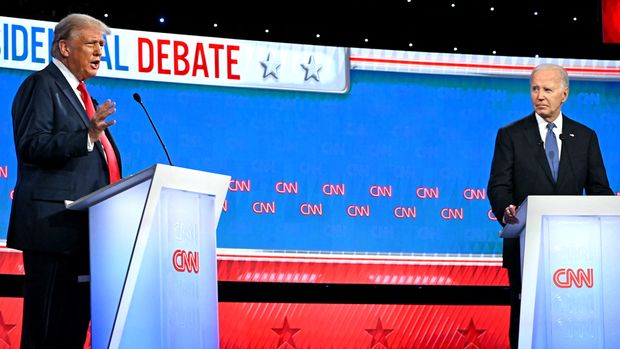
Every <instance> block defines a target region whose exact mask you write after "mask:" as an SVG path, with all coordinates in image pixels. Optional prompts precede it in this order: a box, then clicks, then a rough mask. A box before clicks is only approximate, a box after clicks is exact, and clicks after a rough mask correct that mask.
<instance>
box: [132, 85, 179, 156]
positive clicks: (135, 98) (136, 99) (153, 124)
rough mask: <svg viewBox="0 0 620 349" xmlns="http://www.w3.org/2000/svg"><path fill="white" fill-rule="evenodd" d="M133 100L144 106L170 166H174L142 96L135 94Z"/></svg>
mask: <svg viewBox="0 0 620 349" xmlns="http://www.w3.org/2000/svg"><path fill="white" fill-rule="evenodd" d="M133 99H134V100H135V101H136V102H138V103H140V105H141V106H142V109H144V112H145V113H146V116H147V117H148V118H149V121H150V122H151V126H153V130H155V134H156V135H157V138H159V143H161V146H162V147H163V148H164V152H165V153H166V157H167V158H168V163H169V164H170V166H174V165H173V164H172V160H170V154H168V149H166V145H165V144H164V141H162V139H161V136H160V135H159V132H158V131H157V127H155V123H154V122H153V119H151V115H149V112H148V111H147V110H146V107H145V106H144V104H142V97H140V95H139V94H138V93H137V92H136V93H134V94H133Z"/></svg>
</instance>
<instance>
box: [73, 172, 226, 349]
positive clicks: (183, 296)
mask: <svg viewBox="0 0 620 349" xmlns="http://www.w3.org/2000/svg"><path fill="white" fill-rule="evenodd" d="M229 182H230V177H229V176H224V175H218V174H212V173H206V172H201V171H195V170H188V169H182V168H177V167H171V166H166V165H159V164H158V165H156V166H154V167H152V168H150V169H147V170H145V171H143V172H140V173H138V174H136V175H134V176H130V177H128V178H125V179H123V180H121V181H120V182H117V183H115V184H114V185H111V186H108V187H106V188H103V189H102V190H100V191H97V192H95V193H93V194H90V195H89V196H87V197H84V198H82V199H80V200H78V201H76V202H74V203H72V204H70V205H68V207H69V208H71V209H86V208H88V209H89V219H90V221H89V222H90V258H91V299H92V301H91V304H92V305H91V312H92V330H91V332H92V348H93V349H100V348H217V347H218V346H219V335H218V316H217V309H218V303H217V271H216V266H217V263H216V235H215V231H216V227H217V222H218V220H219V216H220V212H221V209H222V205H223V202H224V197H225V193H226V191H227V189H228V184H229Z"/></svg>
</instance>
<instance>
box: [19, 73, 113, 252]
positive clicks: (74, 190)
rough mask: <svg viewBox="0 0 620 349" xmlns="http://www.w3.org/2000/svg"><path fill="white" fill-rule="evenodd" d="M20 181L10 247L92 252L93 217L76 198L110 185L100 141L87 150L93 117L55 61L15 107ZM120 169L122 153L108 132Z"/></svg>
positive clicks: (29, 81)
mask: <svg viewBox="0 0 620 349" xmlns="http://www.w3.org/2000/svg"><path fill="white" fill-rule="evenodd" d="M12 116H13V133H14V141H15V151H16V154H17V183H16V185H15V190H14V194H13V203H12V207H11V215H10V219H9V229H8V236H7V246H9V247H12V248H16V249H20V250H33V251H42V252H51V253H64V254H78V253H79V254H82V255H87V254H88V216H87V213H86V212H77V211H70V210H67V209H66V208H65V205H64V201H65V200H76V199H78V198H80V197H82V196H84V195H86V194H89V193H91V192H93V191H95V190H97V189H99V188H101V187H104V186H106V185H107V184H109V183H110V179H109V174H108V170H107V163H106V160H105V157H104V152H103V148H102V146H101V143H100V142H96V143H95V149H93V151H91V152H89V151H88V149H87V137H88V125H89V122H90V121H89V119H88V116H87V114H86V111H85V110H84V107H83V106H82V104H81V103H80V101H79V99H78V97H77V95H76V93H75V92H74V90H73V89H72V88H71V86H70V85H69V83H68V82H67V80H66V79H65V77H64V76H63V75H62V73H61V71H60V69H58V67H57V66H56V65H54V64H53V63H50V64H49V65H48V66H47V67H45V68H44V69H43V70H41V71H38V72H35V73H33V74H31V75H30V76H29V77H28V78H26V80H25V81H24V82H23V83H22V85H21V86H20V87H19V89H18V91H17V93H16V96H15V99H14V101H13V106H12ZM106 135H107V137H108V139H109V140H110V143H112V146H113V148H114V152H115V153H116V157H117V159H118V163H119V168H120V164H121V161H120V154H119V152H118V149H117V147H116V143H115V142H114V139H113V138H112V135H111V134H110V133H109V131H108V130H106Z"/></svg>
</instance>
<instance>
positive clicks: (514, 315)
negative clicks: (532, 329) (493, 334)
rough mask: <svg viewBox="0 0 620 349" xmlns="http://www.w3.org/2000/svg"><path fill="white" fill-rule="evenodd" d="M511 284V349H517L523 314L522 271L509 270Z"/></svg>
mask: <svg viewBox="0 0 620 349" xmlns="http://www.w3.org/2000/svg"><path fill="white" fill-rule="evenodd" d="M508 282H510V329H509V332H508V336H509V337H510V348H511V349H517V348H518V343H519V314H520V313H521V270H520V268H518V267H517V268H508Z"/></svg>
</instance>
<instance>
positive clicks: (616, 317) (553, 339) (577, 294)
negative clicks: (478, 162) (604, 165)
mask: <svg viewBox="0 0 620 349" xmlns="http://www.w3.org/2000/svg"><path fill="white" fill-rule="evenodd" d="M517 218H518V219H519V224H515V225H507V226H506V227H505V228H504V230H503V231H502V236H503V237H504V238H512V237H514V238H516V237H518V238H520V241H521V271H522V280H523V282H522V291H521V318H520V322H519V347H520V348H620V326H618V324H619V323H620V272H619V271H618V269H619V268H620V197H617V196H529V197H528V198H527V199H526V200H525V201H524V202H523V204H521V206H520V207H519V210H518V211H517Z"/></svg>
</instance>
